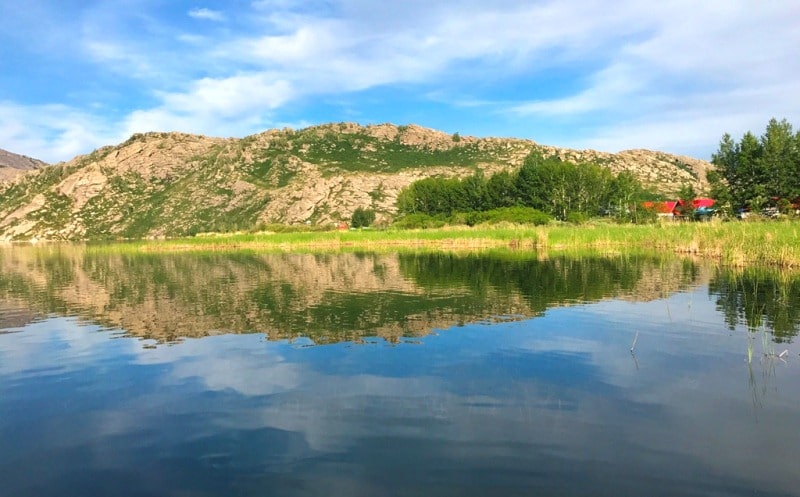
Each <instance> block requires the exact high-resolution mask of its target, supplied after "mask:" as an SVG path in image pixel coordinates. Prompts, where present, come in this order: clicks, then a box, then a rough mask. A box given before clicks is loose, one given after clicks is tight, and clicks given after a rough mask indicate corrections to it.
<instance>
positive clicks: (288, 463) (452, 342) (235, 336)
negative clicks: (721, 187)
mask: <svg viewBox="0 0 800 497" xmlns="http://www.w3.org/2000/svg"><path fill="white" fill-rule="evenodd" d="M0 268H2V272H1V273H0V495H3V496H5V495H8V496H72V495H75V496H86V495H119V496H206V495H265V496H268V495H280V496H298V495H304V496H305V495H309V496H315V495H325V496H362V495H363V496H383V495H386V496H394V495H403V496H405V495H408V496H420V495H431V496H440V495H441V496H473V495H474V496H486V495H501V496H514V495H609V496H611V495H614V496H617V495H631V496H633V495H635V496H642V495H670V496H672V495H800V472H798V471H797V468H798V461H799V460H800V430H798V429H797V426H798V420H800V356H798V353H800V349H798V347H797V345H796V344H795V337H796V335H797V332H798V329H800V278H797V277H793V276H791V275H781V274H770V273H767V272H759V271H747V272H738V273H733V272H725V271H722V270H718V269H714V268H710V267H708V266H704V265H699V264H695V263H691V262H685V261H678V260H661V259H656V258H652V259H647V258H616V259H599V258H586V259H580V260H577V259H565V258H555V259H544V260H538V259H537V257H536V256H535V255H528V256H526V255H519V254H489V255H482V256H453V255H441V254H440V255H431V254H401V255H397V254H390V255H375V254H341V255H307V254H304V255H287V254H279V255H275V254H273V255H264V254H236V255H220V254H215V255H171V256H165V255H159V256H123V255H102V254H98V253H94V252H92V251H91V250H86V249H84V248H81V247H50V248H43V249H31V248H6V249H3V250H0ZM635 337H636V346H635V351H634V353H631V351H630V349H631V345H632V343H633V341H634V338H635ZM784 351H786V352H784Z"/></svg>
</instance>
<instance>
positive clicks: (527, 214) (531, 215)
mask: <svg viewBox="0 0 800 497" xmlns="http://www.w3.org/2000/svg"><path fill="white" fill-rule="evenodd" d="M476 214H477V216H476V217H477V222H481V223H488V224H497V223H503V222H507V223H517V224H533V225H535V226H540V225H543V224H547V223H549V222H550V221H552V220H553V218H552V217H551V216H550V215H549V214H546V213H544V212H542V211H540V210H537V209H534V208H532V207H501V208H499V209H492V210H490V211H485V212H479V213H476Z"/></svg>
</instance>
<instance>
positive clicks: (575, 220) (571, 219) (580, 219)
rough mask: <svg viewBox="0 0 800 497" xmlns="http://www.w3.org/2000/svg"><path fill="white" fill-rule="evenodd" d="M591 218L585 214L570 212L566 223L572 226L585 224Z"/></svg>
mask: <svg viewBox="0 0 800 497" xmlns="http://www.w3.org/2000/svg"><path fill="white" fill-rule="evenodd" d="M588 220H589V218H588V217H587V216H586V214H584V213H583V212H574V211H573V212H570V213H568V214H567V218H566V219H565V221H566V222H568V223H570V224H584V223H585V222H586V221H588Z"/></svg>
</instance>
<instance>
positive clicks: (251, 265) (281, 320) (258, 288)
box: [0, 246, 701, 343]
mask: <svg viewBox="0 0 800 497" xmlns="http://www.w3.org/2000/svg"><path fill="white" fill-rule="evenodd" d="M0 267H2V274H0V292H2V293H3V295H4V296H5V299H6V301H12V300H15V299H16V301H17V302H23V303H24V304H23V305H22V307H24V308H26V309H28V310H27V311H26V312H28V313H30V312H34V313H38V314H58V315H63V316H78V317H81V318H83V319H86V320H89V321H91V322H95V323H98V324H101V325H103V326H107V327H110V328H121V329H123V330H126V331H127V332H128V333H130V334H132V335H135V336H140V337H145V338H154V339H156V340H158V341H161V342H168V341H174V340H177V339H179V338H182V337H200V336H208V335H214V334H219V333H250V332H259V333H266V334H267V335H268V336H269V337H270V338H271V339H282V338H294V337H308V338H310V339H311V340H313V342H315V343H331V342H338V341H358V340H360V339H363V338H364V337H370V336H379V337H382V338H385V339H387V340H389V341H393V342H394V341H397V340H398V339H399V338H400V337H414V336H423V335H426V334H428V333H429V332H430V331H431V330H433V329H437V328H444V327H448V326H451V325H452V324H456V323H468V322H475V321H480V320H486V319H490V320H503V319H520V318H524V317H530V316H535V315H540V314H541V313H543V312H545V311H546V310H547V309H549V308H551V307H553V306H560V305H566V304H574V303H577V302H591V301H596V300H600V299H604V298H610V297H625V298H634V299H643V300H646V299H652V298H659V297H663V296H665V295H668V294H669V293H671V292H674V291H676V290H679V289H683V288H687V287H688V286H690V285H693V284H696V283H697V282H698V281H699V280H700V279H701V276H700V272H701V270H700V268H699V267H698V266H697V265H694V264H691V263H686V262H681V261H676V260H667V261H664V260H660V259H657V258H649V259H648V258H616V259H601V258H587V259H579V260H571V259H566V258H556V259H549V260H537V259H536V257H535V254H523V255H520V254H513V253H506V254H495V255H480V256H456V255H448V254H416V255H415V254H403V255H396V254H394V255H377V254H340V255H313V254H245V253H242V254H224V255H221V254H202V255H187V254H177V255H157V256H156V255H122V254H117V255H101V254H97V253H94V252H92V251H86V250H84V249H82V248H81V247H69V246H61V247H49V248H43V249H30V248H27V249H23V248H16V249H9V250H5V251H3V252H1V253H0ZM31 317H32V315H31ZM6 319H7V320H8V319H11V318H10V317H9V318H6ZM14 319H16V320H17V321H19V319H20V317H19V316H18V317H16V318H14ZM17 321H13V320H12V321H9V322H8V324H9V325H13V324H14V322H17Z"/></svg>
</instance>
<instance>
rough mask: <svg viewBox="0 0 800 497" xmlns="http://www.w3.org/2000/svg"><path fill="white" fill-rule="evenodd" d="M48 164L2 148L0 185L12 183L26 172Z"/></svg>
mask: <svg viewBox="0 0 800 497" xmlns="http://www.w3.org/2000/svg"><path fill="white" fill-rule="evenodd" d="M46 165H47V164H46V163H45V162H42V161H40V160H37V159H32V158H30V157H26V156H24V155H18V154H15V153H12V152H9V151H8V150H3V149H2V148H0V183H2V182H4V181H11V180H13V179H14V178H16V177H18V176H20V175H21V174H23V173H25V172H26V171H30V170H32V169H38V168H40V167H44V166H46Z"/></svg>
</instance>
